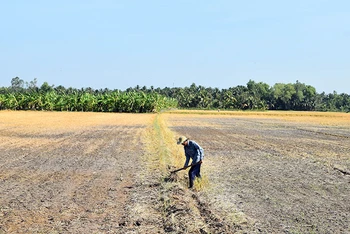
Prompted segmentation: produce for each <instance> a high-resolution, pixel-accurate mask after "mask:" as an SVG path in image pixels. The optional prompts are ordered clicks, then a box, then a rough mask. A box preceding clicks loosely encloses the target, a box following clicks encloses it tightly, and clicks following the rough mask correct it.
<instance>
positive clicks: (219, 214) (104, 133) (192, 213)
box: [0, 111, 350, 233]
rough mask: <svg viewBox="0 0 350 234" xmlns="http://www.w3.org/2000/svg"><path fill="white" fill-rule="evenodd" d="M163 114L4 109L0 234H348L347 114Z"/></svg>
mask: <svg viewBox="0 0 350 234" xmlns="http://www.w3.org/2000/svg"><path fill="white" fill-rule="evenodd" d="M157 116H159V115H156V114H104V113H66V112H59V113H55V112H30V111H29V112H8V111H2V112H0V233H350V224H349V220H350V175H349V174H348V173H347V172H350V170H349V169H350V156H349V152H350V119H346V118H347V116H345V117H344V116H342V117H341V118H338V117H337V118H335V120H339V121H335V120H332V119H331V118H332V116H331V117H329V116H328V115H327V116H318V117H310V118H309V117H308V118H304V117H298V116H296V117H295V116H294V117H285V116H271V115H260V114H259V115H256V116H252V115H251V114H249V115H241V114H240V115H239V116H234V115H233V116H230V115H225V114H224V113H222V114H219V115H218V114H215V115H214V114H212V115H199V114H196V115H193V114H175V113H171V114H167V113H164V114H161V115H160V116H162V118H164V119H165V123H166V126H165V127H164V126H161V128H169V129H170V130H171V131H170V130H169V131H170V133H168V132H165V133H162V132H161V131H159V129H157V128H159V126H158V127H157V126H155V125H154V124H155V123H156V121H157ZM343 118H345V120H344V119H343ZM300 120H302V121H300ZM177 135H185V136H188V137H190V138H193V140H195V141H196V142H198V143H199V144H200V145H201V146H203V148H204V150H205V161H204V163H203V166H202V174H203V175H204V178H206V179H207V180H208V182H209V185H204V188H202V189H199V190H189V189H187V171H181V172H179V173H177V174H170V170H173V169H175V168H177V167H178V164H176V163H175V162H174V160H175V156H177V157H179V156H180V159H179V160H180V163H183V162H184V158H181V157H183V149H181V146H177V145H176V144H175V136H177Z"/></svg>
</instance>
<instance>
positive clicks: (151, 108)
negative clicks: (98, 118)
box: [0, 77, 178, 113]
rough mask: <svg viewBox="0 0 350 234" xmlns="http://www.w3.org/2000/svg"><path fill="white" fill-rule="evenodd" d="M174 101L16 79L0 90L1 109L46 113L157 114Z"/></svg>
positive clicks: (174, 106) (149, 95)
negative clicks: (43, 111) (39, 85)
mask: <svg viewBox="0 0 350 234" xmlns="http://www.w3.org/2000/svg"><path fill="white" fill-rule="evenodd" d="M177 105H178V103H177V101H176V100H175V99H173V98H169V97H165V96H162V95H161V94H159V93H155V92H154V93H145V92H138V91H135V90H129V91H128V92H126V91H124V92H122V91H120V90H108V89H103V90H93V89H91V88H82V89H75V88H67V89H66V88H65V87H63V86H57V87H54V86H50V85H49V84H48V83H47V82H44V83H43V84H42V85H41V87H38V86H37V80H36V79H34V80H33V81H31V82H29V83H27V82H24V81H23V80H21V79H20V78H18V77H15V78H13V79H12V80H11V86H10V87H7V88H6V87H2V88H0V109H2V110H4V109H9V110H48V111H94V112H133V113H146V112H159V111H160V110H162V109H168V108H176V107H177Z"/></svg>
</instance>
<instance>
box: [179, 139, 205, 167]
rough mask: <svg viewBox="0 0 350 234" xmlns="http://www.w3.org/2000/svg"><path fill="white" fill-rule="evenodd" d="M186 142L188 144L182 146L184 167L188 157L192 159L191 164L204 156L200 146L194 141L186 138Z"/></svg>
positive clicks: (186, 164) (188, 159) (188, 160)
mask: <svg viewBox="0 0 350 234" xmlns="http://www.w3.org/2000/svg"><path fill="white" fill-rule="evenodd" d="M187 143H188V144H187V145H185V146H184V149H185V156H186V162H185V165H184V167H187V166H188V163H189V162H190V159H192V164H194V163H197V162H199V161H200V160H203V158H204V151H203V149H202V147H200V146H199V145H198V144H197V143H196V142H195V141H190V140H188V142H187Z"/></svg>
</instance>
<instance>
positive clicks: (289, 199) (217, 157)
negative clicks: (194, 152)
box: [167, 114, 350, 233]
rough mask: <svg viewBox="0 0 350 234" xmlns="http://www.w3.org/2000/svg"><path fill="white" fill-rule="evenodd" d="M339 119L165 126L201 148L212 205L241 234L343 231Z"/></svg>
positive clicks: (210, 119)
mask: <svg viewBox="0 0 350 234" xmlns="http://www.w3.org/2000/svg"><path fill="white" fill-rule="evenodd" d="M344 118H345V119H344V120H343V121H342V122H341V123H340V124H337V123H334V124H333V125H332V124H331V123H330V124H327V125H325V124H324V122H323V120H322V119H318V118H311V120H310V119H306V118H305V120H304V121H303V118H300V120H298V121H295V119H294V120H293V121H292V120H288V119H287V120H286V119H283V118H266V117H251V116H246V117H245V116H239V117H235V116H220V115H215V116H208V115H184V114H181V115H168V116H167V122H168V125H169V127H170V129H172V130H173V131H175V132H178V134H181V135H185V136H187V137H189V138H192V139H193V140H195V141H196V142H198V143H200V145H201V146H202V147H203V148H204V149H205V161H204V163H203V169H202V170H203V173H206V174H208V177H209V181H210V185H211V189H209V191H208V197H209V199H210V204H211V207H212V208H213V209H216V210H218V212H221V213H222V215H223V216H225V217H228V218H230V220H231V221H232V222H234V223H236V224H240V225H241V227H243V229H241V230H242V232H243V233H350V170H349V169H350V115H347V116H345V117H344ZM237 232H239V231H237Z"/></svg>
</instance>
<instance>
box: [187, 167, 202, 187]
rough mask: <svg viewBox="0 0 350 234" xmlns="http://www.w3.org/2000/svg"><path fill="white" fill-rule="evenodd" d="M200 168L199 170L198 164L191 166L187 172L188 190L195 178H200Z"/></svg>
mask: <svg viewBox="0 0 350 234" xmlns="http://www.w3.org/2000/svg"><path fill="white" fill-rule="evenodd" d="M200 168H201V165H200V164H198V165H195V166H192V167H191V169H190V171H189V172H188V179H189V186H188V187H189V188H192V187H193V181H194V179H195V178H196V176H198V175H199V177H200Z"/></svg>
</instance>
